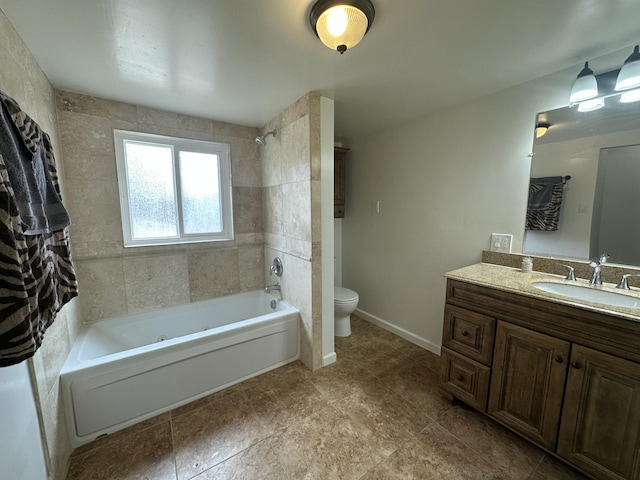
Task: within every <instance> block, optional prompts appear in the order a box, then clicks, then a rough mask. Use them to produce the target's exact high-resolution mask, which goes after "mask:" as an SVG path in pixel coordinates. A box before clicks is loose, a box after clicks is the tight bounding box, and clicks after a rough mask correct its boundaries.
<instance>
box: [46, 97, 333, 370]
mask: <svg viewBox="0 0 640 480" xmlns="http://www.w3.org/2000/svg"><path fill="white" fill-rule="evenodd" d="M57 108H58V122H59V129H60V139H61V144H62V153H63V157H64V163H65V172H66V180H67V191H68V194H67V198H66V205H67V207H68V209H69V211H70V214H71V218H72V225H71V228H70V235H71V242H72V252H73V255H74V259H75V261H76V267H77V273H78V281H79V285H80V290H81V291H80V296H79V303H80V311H81V314H82V320H83V321H84V322H93V321H97V320H100V319H103V318H108V317H112V316H116V315H122V314H126V313H133V312H138V311H142V310H149V309H156V308H161V307H168V306H173V305H180V304H185V303H189V302H195V301H199V300H205V299H208V298H215V297H220V296H224V295H229V294H233V293H239V292H243V291H249V290H255V289H261V288H264V286H265V284H266V283H268V282H271V283H275V282H276V281H280V282H281V284H282V294H283V296H284V297H285V298H286V299H287V300H288V301H290V302H291V303H292V304H294V305H295V306H296V307H298V309H299V310H300V312H301V317H302V327H303V328H302V335H301V352H302V360H303V361H304V363H305V364H306V365H307V366H309V367H310V368H317V367H319V366H320V364H321V349H322V346H321V317H322V315H321V311H320V297H321V290H320V285H321V284H320V281H321V280H320V278H321V271H320V255H319V254H315V253H314V252H319V251H320V248H319V247H320V242H319V239H320V235H321V232H320V224H319V218H320V194H319V192H320V180H319V178H320V154H319V152H320V96H319V95H318V94H316V93H310V94H307V95H305V96H304V97H302V98H300V99H299V100H298V101H296V102H295V103H294V104H292V105H291V106H290V107H288V108H287V109H285V110H284V111H283V112H282V113H280V114H279V115H278V116H277V117H275V118H274V119H273V120H271V121H270V122H269V123H268V125H267V126H266V129H273V128H275V129H277V131H278V134H277V136H276V137H275V138H273V137H269V139H268V144H267V146H266V147H264V148H261V147H258V145H257V144H256V143H255V137H256V135H257V134H258V133H260V132H259V131H258V129H256V128H252V127H244V126H239V125H232V124H228V123H222V122H217V121H213V120H207V119H203V118H194V117H189V116H185V115H181V114H177V113H171V112H165V111H159V110H154V109H150V108H146V107H142V106H138V105H130V104H125V103H120V102H115V101H110V100H105V99H99V98H95V97H90V96H86V95H79V94H75V93H70V92H63V91H58V92H57ZM114 129H121V130H131V131H137V132H144V133H151V134H159V135H168V136H173V137H181V138H189V139H194V140H208V141H216V142H224V143H228V144H230V146H231V169H232V186H233V220H234V232H235V239H234V240H233V241H224V242H207V243H198V244H190V245H176V246H154V247H133V248H124V246H123V240H122V222H121V214H120V203H119V192H118V181H117V176H116V161H115V150H114V140H113V130H114ZM316 218H317V219H318V220H313V219H316ZM312 253H313V254H312ZM276 256H280V257H282V260H283V262H284V266H285V274H284V275H283V277H282V278H281V279H277V278H275V277H273V278H270V276H269V266H270V265H271V261H272V260H273V258H274V257H276Z"/></svg>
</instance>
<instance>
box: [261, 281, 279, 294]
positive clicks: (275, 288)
mask: <svg viewBox="0 0 640 480" xmlns="http://www.w3.org/2000/svg"><path fill="white" fill-rule="evenodd" d="M271 290H280V284H279V283H274V284H273V285H269V286H268V287H267V288H265V289H264V293H271Z"/></svg>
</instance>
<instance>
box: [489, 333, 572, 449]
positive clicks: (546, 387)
mask: <svg viewBox="0 0 640 480" xmlns="http://www.w3.org/2000/svg"><path fill="white" fill-rule="evenodd" d="M569 349H570V344H569V342H567V341H565V340H559V339H557V338H554V337H551V336H549V335H544V334H542V333H538V332H534V331H532V330H529V329H526V328H522V327H519V326H517V325H512V324H510V323H506V322H502V321H500V322H498V328H497V332H496V343H495V352H494V360H493V366H492V368H493V376H492V377H491V388H490V391H491V396H490V399H489V408H488V410H487V412H488V413H489V415H491V416H493V417H495V418H497V419H498V420H500V421H501V422H502V423H504V424H505V425H509V426H510V427H511V428H513V429H514V430H517V431H518V432H520V433H521V434H522V435H524V436H526V437H527V438H529V439H531V440H533V441H534V442H536V443H537V444H539V445H542V446H544V447H546V448H548V449H549V450H554V449H555V446H556V438H557V436H558V425H559V422H560V411H561V409H562V396H563V393H564V384H565V379H566V376H567V364H568V359H569Z"/></svg>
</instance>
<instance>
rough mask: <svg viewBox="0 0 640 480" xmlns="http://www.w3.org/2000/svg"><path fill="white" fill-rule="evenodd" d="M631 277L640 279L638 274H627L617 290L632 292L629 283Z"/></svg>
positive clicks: (617, 286)
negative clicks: (628, 279)
mask: <svg viewBox="0 0 640 480" xmlns="http://www.w3.org/2000/svg"><path fill="white" fill-rule="evenodd" d="M629 277H640V275H639V274H637V273H627V274H625V275H623V276H622V279H621V280H620V283H619V284H618V285H616V288H622V289H624V290H631V287H630V286H629V284H628V283H627V278H629Z"/></svg>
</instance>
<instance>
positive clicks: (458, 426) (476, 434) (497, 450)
mask: <svg viewBox="0 0 640 480" xmlns="http://www.w3.org/2000/svg"><path fill="white" fill-rule="evenodd" d="M438 423H439V424H440V425H441V426H443V427H444V428H445V429H447V430H448V431H449V432H451V433H452V434H453V435H455V436H456V437H457V438H458V439H460V440H461V441H462V442H464V443H465V444H466V445H468V446H469V447H470V448H471V449H473V450H474V451H476V452H478V453H479V454H480V455H481V456H482V457H483V458H484V459H485V460H487V461H488V462H490V463H491V464H492V465H496V466H498V467H500V468H501V469H502V470H503V471H504V472H505V473H506V474H509V475H512V478H522V479H528V478H529V476H530V475H531V473H532V472H533V471H534V470H535V468H536V467H537V466H538V464H539V463H540V460H542V457H543V456H544V452H543V451H542V450H540V449H539V448H537V447H535V446H534V445H532V444H531V443H529V442H527V441H526V440H523V439H522V438H520V437H519V436H518V435H516V434H515V433H513V432H511V431H509V430H507V429H506V428H504V427H502V426H501V425H499V424H498V423H496V422H495V421H493V420H491V419H490V418H489V417H487V416H485V415H483V414H481V413H479V412H476V411H475V410H472V409H471V408H469V407H466V406H464V405H458V406H456V407H454V408H452V409H450V410H448V411H446V412H444V413H443V414H442V415H441V416H439V417H438Z"/></svg>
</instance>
